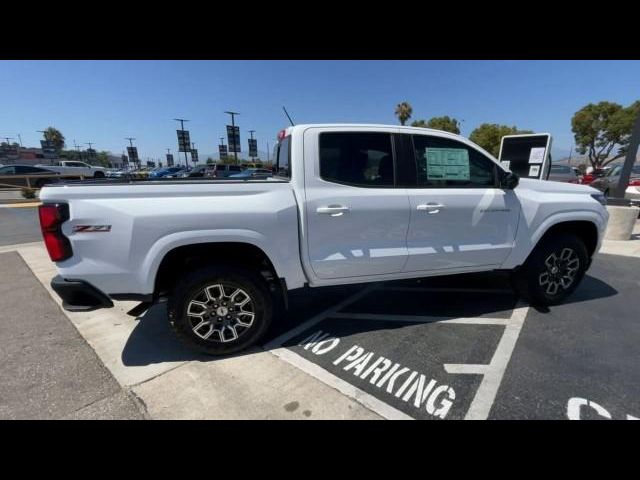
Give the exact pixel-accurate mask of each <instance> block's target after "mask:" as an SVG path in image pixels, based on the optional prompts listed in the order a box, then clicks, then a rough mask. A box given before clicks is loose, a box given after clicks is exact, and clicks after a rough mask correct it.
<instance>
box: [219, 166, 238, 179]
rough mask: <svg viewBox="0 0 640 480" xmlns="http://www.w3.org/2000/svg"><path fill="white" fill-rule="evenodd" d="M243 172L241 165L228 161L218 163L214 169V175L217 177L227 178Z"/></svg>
mask: <svg viewBox="0 0 640 480" xmlns="http://www.w3.org/2000/svg"><path fill="white" fill-rule="evenodd" d="M240 172H242V166H241V165H229V164H226V163H216V164H215V165H214V169H213V176H214V177H216V178H225V177H228V176H229V175H234V174H236V173H240Z"/></svg>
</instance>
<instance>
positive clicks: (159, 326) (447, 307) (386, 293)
mask: <svg viewBox="0 0 640 480" xmlns="http://www.w3.org/2000/svg"><path fill="white" fill-rule="evenodd" d="M492 275H493V276H494V277H495V276H496V275H499V274H492ZM461 277H462V276H457V278H455V279H452V278H450V277H440V278H439V279H437V280H436V279H433V278H430V279H421V280H417V281H416V280H412V281H398V282H389V283H386V284H385V285H384V286H382V287H381V289H380V290H376V291H375V292H374V293H373V294H369V296H368V297H367V296H365V297H364V298H363V299H361V300H360V301H358V302H354V304H352V305H350V306H347V307H346V308H345V309H343V310H342V312H366V313H384V314H386V315H394V314H397V315H407V314H409V315H425V316H439V317H442V316H451V317H456V316H472V317H473V316H497V317H501V316H504V315H505V312H509V311H510V310H511V308H513V306H514V305H515V303H516V301H517V297H516V295H515V294H513V295H511V294H510V293H506V294H505V293H503V294H500V295H490V296H487V297H486V298H482V295H479V294H478V293H477V292H475V293H472V292H470V293H468V294H467V293H464V292H456V293H455V295H454V297H455V303H453V302H452V301H451V298H453V297H450V298H447V295H449V296H451V295H452V294H451V293H449V294H447V293H438V292H433V291H431V292H422V291H421V290H420V287H426V288H434V289H435V288H443V289H446V288H450V287H451V286H453V285H460V284H461V283H462V284H464V283H465V280H466V278H469V279H471V280H472V281H471V284H473V283H474V281H473V279H474V277H473V276H464V277H466V278H461ZM495 278H497V280H495V282H497V283H498V284H500V283H502V284H503V279H501V278H499V277H495ZM480 280H481V281H484V280H483V279H482V278H481V279H480ZM491 281H493V280H491ZM394 286H400V287H408V288H409V289H410V288H411V287H412V286H416V287H417V289H416V291H417V292H421V293H420V294H419V295H414V297H415V298H414V301H412V302H411V303H410V304H407V302H406V298H408V297H407V292H406V291H404V292H395V291H391V290H393V287H394ZM388 287H391V288H388ZM362 288H364V286H362V285H349V286H341V287H326V288H318V289H312V290H309V291H305V292H300V293H298V294H296V295H294V296H292V298H291V301H290V308H289V311H288V312H287V313H286V314H283V315H282V316H281V317H280V318H277V319H275V321H274V323H273V324H272V327H271V329H270V331H269V332H268V333H267V335H266V338H265V339H264V340H263V342H262V344H266V343H268V342H269V341H270V340H272V339H273V338H275V337H277V336H279V335H282V334H283V333H286V332H287V331H289V330H291V329H293V328H295V327H297V326H298V325H300V324H301V323H302V322H304V321H306V320H308V319H310V318H311V317H313V316H314V315H317V314H318V313H320V312H323V311H325V310H327V309H328V308H330V307H331V306H332V305H336V304H337V303H339V302H340V301H342V300H344V299H345V298H347V297H348V296H350V295H353V294H354V293H356V292H358V291H359V290H360V289H362ZM462 288H464V287H462ZM469 288H470V289H472V288H473V285H472V287H469ZM409 293H410V291H409ZM617 293H618V292H617V290H615V289H614V288H613V287H611V286H610V285H609V284H607V283H605V282H603V281H602V280H599V279H597V278H595V277H591V276H589V275H586V276H585V277H584V280H583V281H582V283H581V284H580V286H579V287H578V289H577V290H576V291H575V292H574V293H573V295H571V297H569V298H568V299H567V300H566V301H565V302H564V305H568V304H575V303H581V302H586V301H591V300H597V299H600V298H605V297H611V296H613V295H616V294H617ZM402 298H404V299H405V301H402V302H398V301H397V299H402ZM534 308H536V307H534ZM551 309H553V307H551ZM551 309H549V308H545V307H542V308H536V310H537V311H538V312H542V313H547V312H549V311H551ZM348 321H350V322H359V320H348ZM434 321H437V320H436V319H434ZM361 323H362V328H358V327H357V326H355V325H353V326H352V329H353V330H354V331H355V330H361V331H362V332H364V331H375V330H389V329H390V328H394V329H395V328H403V327H405V326H406V325H407V324H406V323H396V324H395V325H393V326H390V325H389V323H388V322H377V323H376V322H370V321H363V322H361ZM423 323H429V322H423ZM284 346H287V345H286V344H285V345H284ZM255 351H256V350H255V349H249V350H248V351H245V352H241V353H238V354H235V355H232V356H240V355H247V354H252V353H255ZM222 358H229V357H212V356H208V355H204V354H199V353H197V352H194V351H193V350H191V349H189V348H188V347H187V346H185V345H183V344H182V342H180V341H179V340H178V339H177V338H176V336H175V335H174V333H173V331H172V330H171V327H170V326H169V321H168V319H167V313H166V307H165V305H164V304H158V305H154V306H153V307H152V308H150V309H149V310H148V311H147V312H146V313H145V314H144V315H143V316H141V317H139V318H138V324H137V326H136V327H135V328H134V330H133V331H132V332H131V335H130V336H129V338H128V339H127V342H126V344H125V346H124V349H123V351H122V363H123V364H124V365H125V366H145V365H151V364H157V363H164V362H180V361H192V360H197V361H203V362H210V361H215V360H218V359H222Z"/></svg>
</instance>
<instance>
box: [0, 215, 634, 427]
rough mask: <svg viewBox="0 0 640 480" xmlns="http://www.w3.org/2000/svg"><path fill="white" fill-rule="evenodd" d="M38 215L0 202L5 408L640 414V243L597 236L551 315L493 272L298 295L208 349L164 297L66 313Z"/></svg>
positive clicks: (159, 412) (111, 412)
mask: <svg viewBox="0 0 640 480" xmlns="http://www.w3.org/2000/svg"><path fill="white" fill-rule="evenodd" d="M35 216H36V212H35V209H32V208H26V209H0V222H2V223H0V225H1V226H2V230H1V231H2V233H1V234H0V245H1V246H0V270H1V273H2V276H3V277H5V279H4V283H3V287H2V288H3V295H2V298H1V299H0V302H1V305H0V312H1V313H0V318H1V319H2V322H1V323H2V332H3V334H2V342H3V348H2V350H3V351H4V352H5V355H8V353H7V352H13V353H11V355H12V357H11V361H5V362H3V366H2V367H0V378H3V381H2V384H3V385H4V386H9V388H10V391H11V394H10V395H8V394H5V395H3V396H2V397H1V398H0V403H1V404H0V416H2V418H43V417H46V418H50V417H55V418H63V417H71V418H73V417H74V416H80V414H78V413H75V412H82V411H83V410H82V408H86V406H87V405H94V404H95V405H96V407H95V408H96V409H97V412H94V413H92V415H93V416H94V417H97V418H100V413H99V411H100V406H102V405H110V402H113V405H114V406H113V407H109V408H108V409H107V410H108V411H106V410H105V412H106V413H104V414H102V417H103V418H114V417H115V418H141V417H150V418H300V419H307V418H310V419H319V418H351V419H365V418H366V419H375V418H407V419H408V418H413V419H429V420H430V419H447V420H449V419H464V418H477V419H481V418H490V419H523V418H527V419H542V418H545V419H566V418H578V417H579V418H613V419H627V418H629V419H632V418H636V417H638V416H640V387H639V386H640V368H638V365H639V364H640V362H639V360H640V326H639V324H638V321H637V317H638V315H637V298H636V296H637V292H638V288H639V287H640V275H639V274H638V272H639V271H640V256H637V255H636V253H635V252H636V251H637V249H638V247H637V243H639V241H638V240H634V241H631V242H609V243H607V244H606V245H605V247H604V248H603V252H607V253H600V254H598V255H597V257H596V259H595V261H594V264H593V266H592V267H591V269H590V270H589V272H588V275H587V277H586V278H585V280H584V281H583V283H582V284H581V285H580V287H579V288H578V290H577V291H576V292H575V294H574V295H573V296H572V297H571V298H570V299H569V301H568V302H566V303H565V304H563V305H560V306H557V307H551V308H549V309H547V310H545V311H543V310H538V309H535V308H533V307H530V306H528V305H526V304H523V303H521V301H520V300H519V299H518V298H516V296H515V295H514V294H513V292H512V291H511V289H510V288H509V284H508V281H507V278H506V277H505V276H504V275H501V274H476V275H465V276H451V277H441V278H433V279H422V280H419V281H414V280H412V281H403V282H391V283H385V284H371V285H356V286H348V287H332V288H327V289H317V290H312V291H309V292H300V293H298V294H296V295H293V296H292V298H291V306H292V308H291V311H290V312H289V313H288V314H287V316H286V317H285V318H281V319H279V320H280V321H279V322H278V323H277V325H276V326H275V328H274V329H273V331H272V332H271V333H270V335H269V337H268V338H267V339H266V340H265V342H264V345H263V347H262V348H256V349H253V350H252V351H249V352H245V353H243V354H240V355H236V356H232V357H228V358H223V359H215V358H210V357H205V356H202V355H198V354H194V353H193V352H191V351H190V350H188V349H186V348H185V347H183V346H182V345H181V344H180V343H179V342H178V341H177V340H176V339H175V338H174V337H173V335H172V333H171V331H170V329H169V328H168V325H167V320H166V312H165V309H164V306H163V305H157V306H155V307H153V308H152V309H150V310H149V311H148V312H147V313H146V314H144V315H143V316H142V317H141V318H139V319H135V318H132V317H130V316H127V315H126V311H127V310H129V309H130V308H131V307H133V306H134V305H135V303H132V302H117V304H116V306H115V308H113V309H109V310H99V311H96V312H89V313H68V312H65V313H64V314H63V313H62V312H61V310H60V309H59V306H58V305H59V300H58V299H57V297H56V296H51V295H52V293H53V292H51V290H50V287H49V285H48V282H49V280H50V279H51V277H52V276H53V275H54V274H55V273H54V272H55V270H54V266H53V264H52V263H51V262H50V261H49V259H48V256H47V254H46V252H45V250H44V249H43V247H42V245H41V243H40V241H39V234H38V232H37V224H36V223H35V222H36V220H35ZM14 226H15V228H14ZM623 244H624V245H623ZM613 253H622V254H623V255H618V254H616V255H614V254H613ZM12 289H15V290H16V292H27V293H29V295H28V296H25V297H24V298H33V299H34V301H18V300H19V298H17V297H16V296H17V295H18V293H12V292H13V290H12ZM47 293H48V294H49V296H47ZM21 295H22V293H21ZM23 296H24V295H23ZM20 298H22V297H20ZM24 298H23V300H24ZM57 304H58V305H57ZM18 311H20V313H18ZM18 318H20V319H21V322H16V320H17V319H18ZM67 320H70V321H71V324H73V325H74V326H75V327H76V330H77V333H78V334H79V335H77V337H73V334H75V333H76V332H73V331H68V330H64V328H67V327H69V323H68V321H67ZM44 322H46V323H44ZM43 325H46V328H45V332H47V334H46V335H33V334H31V335H29V333H33V332H37V331H39V328H41V327H42V326H43ZM20 328H22V329H23V330H20ZM58 329H62V330H60V331H61V332H64V335H62V334H60V335H62V337H56V332H57V331H58ZM48 332H52V335H48ZM65 335H66V336H65ZM60 339H64V341H62V340H60ZM82 339H84V340H85V341H86V342H87V343H88V346H87V344H86V343H83V342H82ZM69 342H71V343H69ZM89 346H90V347H91V349H92V350H93V351H94V352H95V354H97V356H96V355H94V354H93V352H91V349H89ZM36 347H37V348H36ZM83 348H86V349H85V350H83ZM29 352H30V353H29ZM78 352H80V353H78ZM89 354H91V355H93V357H92V358H94V359H95V361H96V362H97V363H92V362H90V361H89V360H87V359H90V358H91V355H89ZM45 358H46V359H53V360H52V362H53V363H55V364H59V365H60V368H59V369H57V370H56V371H51V369H44V368H43V367H42V364H43V363H46V362H45ZM52 362H49V363H52ZM105 367H106V368H105ZM18 371H19V372H20V374H19V375H18V374H17V373H16V372H18ZM69 372H74V374H73V375H70V374H69ZM93 383H95V384H96V385H100V386H102V387H104V391H100V390H99V389H97V390H92V389H93V388H94V387H93V386H92V385H93ZM80 386H84V387H83V388H85V387H86V388H85V389H84V390H83V388H80ZM102 387H101V388H102ZM95 388H98V387H97V386H96V387H95ZM72 392H80V393H77V395H76V393H72ZM82 392H84V393H82ZM73 395H76V397H73ZM83 395H84V396H83ZM70 396H71V397H70ZM20 398H30V401H31V402H32V403H33V408H32V409H26V408H25V407H24V405H20V403H21V402H19V401H18V400H19V399H20ZM52 405H54V406H55V408H58V410H56V409H55V408H54V407H52ZM134 407H135V408H134ZM105 408H106V407H105ZM47 409H49V410H47ZM48 411H50V412H52V413H51V414H47V415H45V414H44V413H42V412H48ZM38 412H40V414H38Z"/></svg>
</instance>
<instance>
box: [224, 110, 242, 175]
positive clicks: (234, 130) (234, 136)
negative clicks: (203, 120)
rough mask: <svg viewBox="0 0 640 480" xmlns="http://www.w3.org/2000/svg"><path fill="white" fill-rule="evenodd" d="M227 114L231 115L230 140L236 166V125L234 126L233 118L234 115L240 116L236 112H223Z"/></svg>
mask: <svg viewBox="0 0 640 480" xmlns="http://www.w3.org/2000/svg"><path fill="white" fill-rule="evenodd" d="M224 113H227V114H229V115H231V133H232V135H231V139H232V140H233V158H234V160H235V162H236V165H237V164H238V152H236V150H237V148H236V124H235V116H236V115H240V114H239V113H238V112H224Z"/></svg>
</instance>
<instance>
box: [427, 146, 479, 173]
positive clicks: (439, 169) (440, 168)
mask: <svg viewBox="0 0 640 480" xmlns="http://www.w3.org/2000/svg"><path fill="white" fill-rule="evenodd" d="M424 158H425V160H426V162H427V179H428V180H467V181H468V180H470V173H469V151H468V150H467V149H466V148H425V149H424Z"/></svg>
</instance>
